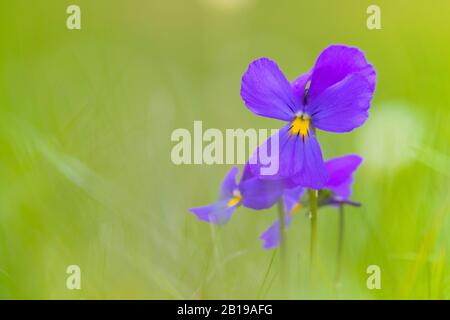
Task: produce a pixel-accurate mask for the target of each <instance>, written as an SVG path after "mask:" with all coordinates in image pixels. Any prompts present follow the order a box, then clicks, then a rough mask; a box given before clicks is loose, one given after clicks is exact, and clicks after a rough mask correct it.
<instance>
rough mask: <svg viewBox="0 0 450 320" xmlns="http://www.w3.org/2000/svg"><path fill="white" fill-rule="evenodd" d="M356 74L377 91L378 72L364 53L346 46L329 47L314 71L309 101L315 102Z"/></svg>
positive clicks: (372, 89) (321, 55)
mask: <svg viewBox="0 0 450 320" xmlns="http://www.w3.org/2000/svg"><path fill="white" fill-rule="evenodd" d="M354 73H358V74H360V75H361V76H363V77H364V78H365V79H366V81H367V82H368V83H369V88H370V89H371V91H372V92H373V91H374V90H375V84H376V72H375V69H374V68H373V66H372V65H371V64H370V63H368V62H367V60H366V57H365V56H364V52H362V51H361V50H359V49H358V48H355V47H349V46H346V45H331V46H329V47H328V48H326V49H325V50H324V51H322V53H321V54H320V55H319V57H318V58H317V61H316V63H315V65H314V68H313V70H312V74H311V85H310V88H309V90H308V97H309V100H310V101H313V100H314V99H315V98H317V97H318V96H319V95H320V94H321V93H322V92H323V91H325V90H326V89H327V88H328V87H330V86H332V85H334V84H336V83H338V82H340V81H342V80H343V79H344V78H346V77H347V76H349V75H351V74H354Z"/></svg>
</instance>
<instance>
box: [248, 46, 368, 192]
mask: <svg viewBox="0 0 450 320" xmlns="http://www.w3.org/2000/svg"><path fill="white" fill-rule="evenodd" d="M375 84H376V72H375V69H374V68H373V66H372V65H371V64H369V63H368V62H367V60H366V58H365V56H364V53H363V52H362V51H360V50H359V49H357V48H354V47H348V46H345V45H332V46H330V47H328V48H326V49H325V50H324V51H323V52H322V53H321V54H320V56H319V57H318V59H317V61H316V63H315V65H314V67H313V68H312V70H311V71H309V72H308V73H306V74H303V75H301V76H300V77H299V78H297V79H296V80H295V81H293V82H292V83H289V81H288V80H287V79H286V77H285V76H284V74H283V73H282V72H281V71H280V69H279V68H278V66H277V64H276V63H275V62H274V61H272V60H269V59H267V58H261V59H258V60H255V61H253V62H252V63H251V64H250V65H249V67H248V70H247V71H246V72H245V73H244V75H243V77H242V85H241V97H242V99H243V100H244V102H245V105H246V106H247V108H248V109H250V111H252V112H253V113H255V114H256V115H259V116H263V117H268V118H274V119H279V120H283V121H286V122H287V124H286V125H285V126H284V127H283V128H281V129H280V130H279V132H278V133H276V134H275V135H273V136H272V137H270V138H269V139H268V140H267V141H266V142H265V143H264V144H263V145H261V146H260V148H261V147H262V146H264V148H265V150H267V151H266V152H265V153H266V154H269V153H270V148H271V147H270V146H271V143H270V140H271V139H279V141H278V142H279V143H278V146H279V151H278V152H277V154H278V155H279V157H278V160H279V163H278V164H279V166H278V172H277V174H275V175H273V176H261V178H265V179H279V178H290V179H292V180H293V182H294V183H295V184H297V185H302V186H303V187H305V188H313V189H322V188H323V186H324V185H325V183H326V182H327V180H328V175H327V170H326V168H325V165H324V161H323V158H322V151H321V149H320V146H319V143H318V141H317V139H316V137H315V133H314V128H317V129H321V130H324V131H330V132H336V133H342V132H349V131H351V130H353V129H355V128H357V127H359V126H361V125H362V124H363V123H364V122H365V121H366V119H367V117H368V109H369V107H370V103H371V100H372V97H373V93H374V90H375ZM308 85H309V87H308ZM261 153H262V154H264V152H261ZM257 154H258V152H257ZM257 154H256V155H255V156H253V158H252V159H251V161H250V162H251V170H252V172H254V173H255V174H257V175H259V174H260V173H261V168H262V167H264V164H265V163H267V161H266V160H264V159H261V158H263V157H264V156H262V155H261V154H259V156H257Z"/></svg>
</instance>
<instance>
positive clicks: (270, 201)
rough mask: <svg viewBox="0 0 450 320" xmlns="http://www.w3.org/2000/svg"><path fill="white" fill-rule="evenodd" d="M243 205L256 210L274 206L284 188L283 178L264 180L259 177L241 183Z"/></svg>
mask: <svg viewBox="0 0 450 320" xmlns="http://www.w3.org/2000/svg"><path fill="white" fill-rule="evenodd" d="M239 190H240V192H241V195H242V205H243V206H244V207H247V208H251V209H254V210H261V209H267V208H270V207H272V206H273V205H274V204H275V203H276V202H277V201H278V200H279V199H280V197H281V195H282V193H283V190H284V183H283V180H267V179H266V180H264V179H259V178H257V177H254V178H251V179H248V180H245V181H243V182H241V183H240V185H239Z"/></svg>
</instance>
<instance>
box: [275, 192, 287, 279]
mask: <svg viewBox="0 0 450 320" xmlns="http://www.w3.org/2000/svg"><path fill="white" fill-rule="evenodd" d="M277 207H278V221H279V226H280V250H281V263H282V268H283V270H282V271H283V273H285V271H286V234H285V230H286V224H285V219H286V218H285V216H284V208H283V202H282V201H281V200H280V201H278V206H277Z"/></svg>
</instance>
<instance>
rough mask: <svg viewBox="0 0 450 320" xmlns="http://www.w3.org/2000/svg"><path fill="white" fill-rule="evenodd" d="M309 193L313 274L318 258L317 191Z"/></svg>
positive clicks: (309, 191) (311, 190)
mask: <svg viewBox="0 0 450 320" xmlns="http://www.w3.org/2000/svg"><path fill="white" fill-rule="evenodd" d="M308 193H309V208H310V219H311V241H310V259H311V260H310V268H311V272H312V270H314V268H315V266H316V256H317V191H316V190H313V189H309V190H308Z"/></svg>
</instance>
